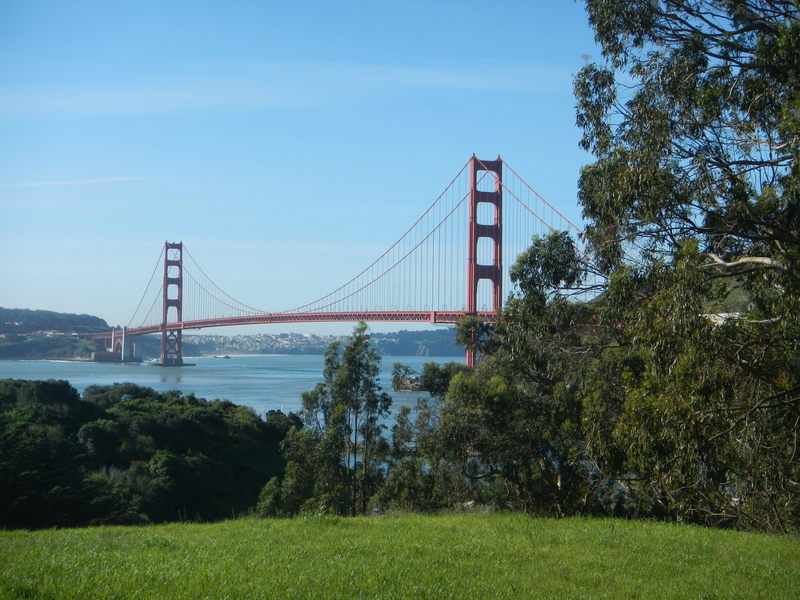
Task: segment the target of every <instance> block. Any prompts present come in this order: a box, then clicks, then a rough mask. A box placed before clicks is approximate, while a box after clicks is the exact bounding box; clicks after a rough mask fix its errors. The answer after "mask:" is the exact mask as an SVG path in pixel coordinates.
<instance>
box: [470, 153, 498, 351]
mask: <svg viewBox="0 0 800 600" xmlns="http://www.w3.org/2000/svg"><path fill="white" fill-rule="evenodd" d="M469 165H470V188H469V224H468V227H469V230H468V238H467V310H466V314H467V315H474V314H476V313H477V310H478V306H477V303H478V282H479V281H480V280H481V279H488V280H489V281H491V282H492V310H493V311H494V312H495V314H496V313H497V311H499V310H500V309H502V307H503V160H502V159H501V158H500V157H499V156H498V157H497V160H480V159H478V158H476V157H475V155H474V154H473V155H472V158H471V159H470V163H469ZM486 179H488V180H489V185H486V184H484V185H483V186H481V187H484V189H485V188H486V187H491V188H492V190H491V191H481V190H479V189H478V183H479V182H481V181H483V180H486ZM491 184H493V185H491ZM482 202H485V203H487V204H492V205H494V222H493V223H479V222H478V204H480V203H482ZM480 238H489V239H491V240H492V241H493V242H494V260H493V263H492V264H489V265H482V264H478V240H479V239H480ZM466 358H467V365H469V366H474V365H475V352H474V351H473V350H467V356H466Z"/></svg>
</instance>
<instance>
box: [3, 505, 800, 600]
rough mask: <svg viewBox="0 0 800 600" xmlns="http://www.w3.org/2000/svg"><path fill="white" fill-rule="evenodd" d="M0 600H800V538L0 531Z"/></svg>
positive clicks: (531, 523) (648, 530)
mask: <svg viewBox="0 0 800 600" xmlns="http://www.w3.org/2000/svg"><path fill="white" fill-rule="evenodd" d="M0 597H2V598H46V599H51V598H52V599H54V600H55V599H58V600H62V599H69V598H81V599H84V598H103V599H108V598H137V599H141V600H144V599H148V598H154V599H155V598H158V599H172V598H187V599H192V600H200V599H202V598H231V599H240V598H415V599H416V598H459V599H461V598H464V599H469V598H615V599H616V598H687V599H689V598H691V599H693V600H694V599H698V598H770V599H778V598H800V540H798V538H796V537H788V536H771V535H763V534H749V533H742V532H735V531H720V530H712V529H703V528H698V527H689V526H680V525H671V524H664V523H652V522H636V521H620V520H611V519H606V520H600V519H578V518H574V519H564V520H550V519H533V518H529V517H526V516H524V515H519V514H494V515H480V514H467V515H443V516H417V515H406V516H387V517H372V518H356V519H342V518H305V519H296V520H255V519H240V520H235V521H228V522H225V523H216V524H209V525H185V524H174V525H161V526H151V527H99V528H90V529H70V530H48V531H35V532H25V531H11V532H0Z"/></svg>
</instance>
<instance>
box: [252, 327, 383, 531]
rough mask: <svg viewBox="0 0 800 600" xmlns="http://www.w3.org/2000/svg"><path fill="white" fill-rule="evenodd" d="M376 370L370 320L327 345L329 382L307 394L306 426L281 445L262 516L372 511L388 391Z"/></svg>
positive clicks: (379, 473)
mask: <svg viewBox="0 0 800 600" xmlns="http://www.w3.org/2000/svg"><path fill="white" fill-rule="evenodd" d="M379 374H380V357H379V356H378V354H377V353H376V351H375V349H374V348H373V347H372V346H371V345H370V343H369V335H368V334H367V326H366V324H365V323H359V324H358V325H357V326H356V328H355V329H354V331H353V334H352V335H351V336H350V338H349V340H348V341H347V343H346V344H345V345H344V346H342V345H341V344H340V343H339V342H334V343H332V344H330V346H328V349H327V351H326V352H325V369H324V372H323V377H324V380H323V381H322V382H321V383H319V384H318V385H317V386H316V387H315V388H314V389H313V390H311V391H310V392H305V393H303V397H302V401H303V410H302V411H301V413H300V416H301V418H302V421H303V428H302V429H297V428H294V429H292V430H291V431H290V432H289V434H288V436H287V438H286V440H285V441H284V443H283V451H284V454H285V456H286V459H287V466H286V475H285V477H284V479H283V480H282V481H279V480H277V479H276V480H275V481H271V482H269V484H268V486H267V488H265V490H263V492H262V500H261V502H260V504H259V511H260V512H261V514H265V515H284V514H296V513H298V512H301V511H315V512H316V511H322V512H332V513H335V514H344V515H346V514H350V515H355V514H363V513H365V512H366V511H367V506H368V503H369V500H370V498H371V497H372V496H373V495H374V494H375V492H376V491H377V490H378V488H379V487H380V485H381V484H382V482H383V477H384V461H385V457H386V452H387V450H388V442H387V441H386V439H385V438H384V437H383V435H382V432H383V430H384V429H385V428H386V425H385V424H384V419H385V418H386V416H387V415H388V413H389V409H390V407H391V397H390V396H389V395H388V394H386V393H385V392H383V391H382V389H381V386H380V384H379V381H378V377H379Z"/></svg>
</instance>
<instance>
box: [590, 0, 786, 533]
mask: <svg viewBox="0 0 800 600" xmlns="http://www.w3.org/2000/svg"><path fill="white" fill-rule="evenodd" d="M586 6H587V11H588V15H589V21H590V23H591V25H592V26H593V28H594V30H595V34H596V39H597V41H598V42H599V44H600V46H601V48H602V59H601V61H600V62H599V63H593V64H587V65H586V66H585V67H584V68H583V69H582V71H581V72H580V73H579V75H578V76H577V77H576V80H575V92H576V98H577V123H578V125H579V126H580V127H581V128H582V129H583V138H582V140H581V145H582V147H583V148H584V149H586V150H588V151H590V152H592V153H593V154H594V155H595V158H596V160H595V162H594V163H593V164H590V165H588V166H587V167H585V168H584V169H583V170H582V173H581V176H580V182H579V196H580V201H581V204H582V206H583V212H584V216H585V217H586V218H587V220H588V221H589V223H590V225H589V227H588V228H587V240H588V242H589V243H590V245H591V248H592V251H593V253H594V255H595V256H596V257H597V259H598V265H599V266H600V267H601V268H602V269H603V270H604V272H605V274H606V275H607V276H608V277H609V285H608V289H607V292H606V294H605V297H604V299H605V301H604V307H605V308H604V310H603V311H602V312H601V313H600V315H601V317H602V319H603V320H604V321H603V322H604V323H605V324H607V325H609V326H617V327H619V328H620V330H622V331H623V332H624V334H625V340H626V344H627V346H628V348H629V350H628V352H627V353H625V355H624V356H621V355H620V354H619V353H618V354H617V355H616V356H612V355H611V354H606V355H605V356H604V360H605V361H606V362H603V361H600V362H598V363H596V364H595V365H594V367H593V368H594V373H595V377H596V385H595V386H594V388H593V389H588V390H587V409H588V414H590V415H592V416H593V417H594V419H593V420H592V421H591V427H590V428H589V430H588V433H589V439H588V448H589V449H590V450H593V454H592V459H593V460H595V461H596V463H597V465H598V466H599V467H600V468H602V469H605V470H607V471H615V472H616V476H618V477H619V482H620V485H622V486H626V487H628V488H629V489H630V490H631V493H632V494H633V495H634V496H636V495H639V496H640V497H641V499H642V500H643V501H645V503H649V508H648V510H650V511H651V512H656V513H662V514H665V515H668V516H672V517H677V518H685V519H691V520H702V521H705V522H714V523H735V524H737V525H740V526H752V527H759V528H771V529H784V530H785V529H792V528H795V527H796V526H797V522H798V518H799V517H800V508H798V493H799V492H800V484H799V483H798V482H800V469H798V466H797V465H798V464H800V461H798V460H797V458H798V456H797V450H798V444H797V439H798V434H799V433H800V429H798V423H800V368H798V367H800V352H799V348H800V197H799V195H798V194H799V193H800V177H798V175H800V174H799V173H798V169H797V162H796V158H797V154H798V151H799V150H800V59H798V57H799V56H800V20H799V19H798V15H799V14H800V8H798V4H797V2H794V1H790V0H587V2H586ZM733 294H736V295H737V297H738V298H739V299H740V301H739V302H737V303H736V304H737V305H736V307H735V308H731V306H732V305H733V304H734V303H733V300H732V298H733ZM612 364H613V365H615V366H616V368H611V365H612ZM608 377H612V378H613V380H614V382H615V385H608V383H609V380H608Z"/></svg>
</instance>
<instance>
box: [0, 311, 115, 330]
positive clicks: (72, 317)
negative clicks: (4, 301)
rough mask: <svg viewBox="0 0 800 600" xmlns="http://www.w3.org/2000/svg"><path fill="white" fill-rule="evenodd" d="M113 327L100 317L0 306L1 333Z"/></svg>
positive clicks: (106, 328)
mask: <svg viewBox="0 0 800 600" xmlns="http://www.w3.org/2000/svg"><path fill="white" fill-rule="evenodd" d="M109 329H111V327H110V326H109V325H108V323H106V322H105V321H104V320H103V319H101V318H100V317H95V316H93V315H76V314H72V313H60V312H55V311H52V310H30V309H27V308H3V307H0V333H5V334H30V333H39V332H45V331H47V332H58V333H91V332H95V331H108V330H109Z"/></svg>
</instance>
